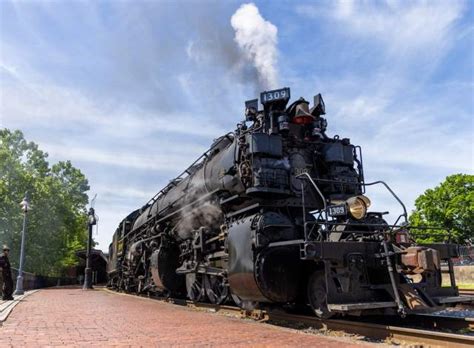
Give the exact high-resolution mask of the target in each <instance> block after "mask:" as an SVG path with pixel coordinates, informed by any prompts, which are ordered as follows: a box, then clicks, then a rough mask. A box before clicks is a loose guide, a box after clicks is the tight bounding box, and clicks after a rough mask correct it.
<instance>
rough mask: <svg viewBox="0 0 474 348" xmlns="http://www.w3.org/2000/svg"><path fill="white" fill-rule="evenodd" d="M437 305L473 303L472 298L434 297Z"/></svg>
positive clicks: (473, 297)
mask: <svg viewBox="0 0 474 348" xmlns="http://www.w3.org/2000/svg"><path fill="white" fill-rule="evenodd" d="M433 299H434V300H435V301H436V302H438V303H456V302H459V303H462V302H474V296H466V295H464V296H449V297H434V298H433Z"/></svg>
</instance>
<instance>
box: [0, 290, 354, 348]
mask: <svg viewBox="0 0 474 348" xmlns="http://www.w3.org/2000/svg"><path fill="white" fill-rule="evenodd" d="M0 342H1V343H0V345H1V346H2V347H6V346H13V347H24V346H27V347H38V346H64V345H66V346H75V347H77V346H90V345H96V346H120V347H125V346H134V347H136V346H145V347H149V346H160V347H161V346H185V345H186V346H269V347H270V346H272V347H275V346H317V347H341V346H344V347H348V346H350V344H351V342H350V341H348V340H346V339H344V338H341V339H338V338H334V339H333V338H327V337H324V336H317V335H313V334H306V333H302V332H298V331H295V330H290V329H286V328H280V327H276V326H270V325H265V324H259V323H256V322H251V321H248V320H242V319H237V318H231V317H225V316H222V315H218V314H213V313H207V312H201V311H195V310H192V309H190V308H187V307H181V306H177V305H172V304H167V303H163V302H159V301H154V300H149V299H143V298H138V297H133V296H126V295H120V294H114V293H109V292H106V291H101V290H94V291H83V290H80V289H70V288H69V289H48V290H41V291H39V292H36V293H34V294H32V295H30V296H28V297H26V298H25V299H23V300H22V301H21V303H20V304H19V305H18V306H16V308H15V309H14V310H13V312H12V313H11V314H10V316H9V318H8V319H7V321H5V322H4V323H3V327H1V328H0ZM353 345H355V346H357V347H361V346H362V345H361V344H353Z"/></svg>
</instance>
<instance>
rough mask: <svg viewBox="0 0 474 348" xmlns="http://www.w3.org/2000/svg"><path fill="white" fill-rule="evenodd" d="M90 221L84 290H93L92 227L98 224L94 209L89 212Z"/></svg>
mask: <svg viewBox="0 0 474 348" xmlns="http://www.w3.org/2000/svg"><path fill="white" fill-rule="evenodd" d="M87 215H88V217H89V219H88V221H87V225H88V227H89V238H88V239H87V250H86V269H85V272H84V273H85V274H84V286H83V287H82V289H83V290H87V289H92V269H91V258H92V255H91V250H92V226H94V225H95V224H97V219H96V216H95V210H94V208H92V207H91V208H89V212H88V213H87Z"/></svg>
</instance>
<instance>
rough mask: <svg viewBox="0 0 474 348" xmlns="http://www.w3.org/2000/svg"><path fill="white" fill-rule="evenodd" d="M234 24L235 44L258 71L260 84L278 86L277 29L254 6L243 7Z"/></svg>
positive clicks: (233, 17)
mask: <svg viewBox="0 0 474 348" xmlns="http://www.w3.org/2000/svg"><path fill="white" fill-rule="evenodd" d="M230 23H231V25H232V27H233V28H234V30H235V37H234V40H235V42H236V43H237V44H238V46H239V48H240V50H241V51H242V53H243V54H244V57H245V59H246V60H247V61H249V62H251V63H252V64H253V66H254V67H255V68H256V69H257V73H258V80H259V85H260V86H261V87H262V88H263V89H272V88H276V87H278V73H277V69H276V64H277V32H278V29H277V27H276V26H275V25H273V24H272V23H270V22H269V21H267V20H265V19H264V18H263V17H262V16H261V15H260V12H259V11H258V8H257V6H255V4H253V3H250V4H244V5H242V6H240V8H239V9H238V10H237V11H236V12H235V13H234V14H233V15H232V18H231V20H230Z"/></svg>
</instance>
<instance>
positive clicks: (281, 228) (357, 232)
mask: <svg viewBox="0 0 474 348" xmlns="http://www.w3.org/2000/svg"><path fill="white" fill-rule="evenodd" d="M289 101H290V89H289V88H283V89H279V90H273V91H265V92H263V93H261V95H260V104H259V101H258V99H254V100H249V101H247V102H246V103H245V119H244V120H243V121H242V122H240V123H239V124H238V125H237V128H236V130H235V131H234V132H232V133H228V134H225V135H223V136H221V137H219V138H217V139H216V140H215V141H214V142H213V144H212V145H211V146H210V148H209V150H207V151H206V152H205V153H204V154H202V155H201V156H200V157H199V158H198V159H197V160H196V161H195V162H194V163H193V164H191V165H190V166H189V167H188V168H187V169H185V170H184V172H183V173H182V174H181V175H179V176H178V177H177V178H175V179H174V180H172V181H171V182H170V183H169V184H168V185H167V186H166V187H165V188H163V189H162V190H161V191H160V192H158V193H157V194H156V195H155V196H154V197H153V198H152V199H151V200H150V201H149V202H147V203H146V204H145V205H144V206H143V207H141V208H140V209H138V210H136V211H134V212H132V213H130V214H129V215H128V216H127V217H126V218H125V219H124V220H123V221H122V222H121V223H120V224H119V226H118V228H117V230H116V231H115V233H114V236H113V241H112V243H111V245H110V250H109V263H108V274H109V286H110V287H112V288H115V289H118V290H123V291H127V292H134V293H156V294H161V295H167V296H176V297H187V298H189V299H191V300H193V301H209V302H211V303H214V304H221V303H224V302H226V301H231V300H233V301H234V302H235V303H236V304H238V305H239V306H241V307H243V308H248V309H250V308H255V307H257V306H285V307H286V306H297V305H302V306H305V305H308V306H309V307H310V308H311V309H312V310H313V311H314V313H315V314H316V315H317V316H319V317H324V318H327V317H330V316H332V315H334V314H338V313H339V314H340V313H343V314H345V313H349V314H361V313H364V314H368V313H375V312H381V311H383V312H385V313H396V312H398V313H400V314H401V315H405V314H406V313H409V312H413V311H426V310H434V309H437V308H439V307H440V306H443V305H445V304H454V303H457V302H461V301H466V300H469V299H468V298H465V297H462V296H459V293H458V289H457V287H456V282H455V279H454V272H453V266H452V262H451V258H453V257H456V256H457V255H458V246H457V245H456V244H452V243H440V244H430V245H418V244H416V243H414V241H413V240H412V239H411V237H410V230H411V229H412V228H413V227H411V226H409V225H408V223H407V213H406V209H405V206H404V205H403V203H402V202H401V200H400V199H399V198H398V197H397V196H396V194H395V193H394V192H393V191H392V190H391V189H390V187H389V186H388V185H387V184H386V183H384V182H382V181H378V182H366V181H365V180H364V170H363V160H362V151H361V148H360V147H359V146H356V145H353V144H352V143H351V142H350V140H349V139H348V138H342V137H339V136H338V135H335V136H332V137H330V136H329V135H328V134H327V121H326V119H325V118H324V117H323V115H325V113H326V111H325V105H324V101H323V99H322V97H321V95H320V94H318V95H316V96H315V97H314V101H313V105H312V106H311V107H310V103H309V102H308V101H306V100H305V99H303V98H300V99H298V100H296V101H294V102H293V103H291V104H290V105H288V103H289ZM259 105H261V108H260V107H259ZM372 185H382V186H383V187H385V188H386V189H387V192H388V193H389V194H391V195H392V196H393V198H394V199H395V200H397V201H398V202H399V203H400V207H401V209H402V210H403V213H402V214H401V215H400V216H399V217H398V219H397V220H396V222H395V223H394V224H389V223H388V222H387V221H386V220H385V219H384V215H385V214H387V213H386V212H373V211H369V207H370V203H371V202H370V199H369V198H368V197H367V195H366V188H367V187H368V186H372ZM443 263H445V264H446V265H447V267H448V270H449V273H450V285H449V286H445V287H442V286H441V265H442V264H443ZM471 300H472V298H471Z"/></svg>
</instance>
